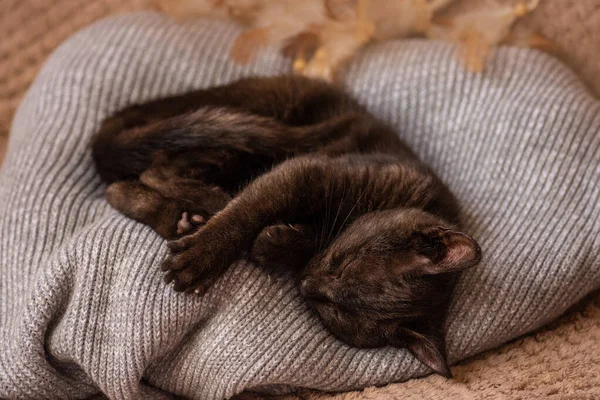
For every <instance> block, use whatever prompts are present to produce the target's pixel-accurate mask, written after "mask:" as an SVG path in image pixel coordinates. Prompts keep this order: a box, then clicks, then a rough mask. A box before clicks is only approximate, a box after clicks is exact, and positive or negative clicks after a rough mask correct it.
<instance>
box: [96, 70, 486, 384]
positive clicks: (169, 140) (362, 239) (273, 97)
mask: <svg viewBox="0 0 600 400" xmlns="http://www.w3.org/2000/svg"><path fill="white" fill-rule="evenodd" d="M93 157H94V160H95V163H96V166H97V168H98V171H99V172H100V174H101V176H102V177H103V178H104V180H106V181H107V182H109V183H111V185H110V186H109V187H108V189H107V198H108V201H109V203H110V204H111V205H112V206H114V207H115V208H116V209H118V210H119V211H121V212H122V213H124V214H125V215H127V216H129V217H131V218H133V219H136V220H138V221H140V222H142V223H144V224H147V225H149V226H151V227H152V228H153V229H154V230H155V231H156V232H158V233H159V234H160V235H162V236H163V237H165V238H167V239H172V240H170V241H169V242H168V247H169V249H170V250H171V252H170V255H169V257H168V258H167V259H166V260H165V261H164V263H163V266H162V268H163V270H164V271H166V276H165V279H166V281H167V282H170V283H172V284H173V285H174V288H175V290H177V291H185V292H195V293H197V294H200V295H202V294H203V293H205V292H206V290H207V289H208V288H209V287H210V286H211V284H212V283H214V282H215V281H216V280H217V279H218V278H219V277H220V276H221V275H223V273H224V272H225V271H226V270H227V269H228V268H229V266H230V265H231V264H232V263H234V262H235V261H236V260H239V259H240V258H242V257H246V258H249V259H251V260H253V261H255V262H256V263H257V264H259V265H262V266H265V267H269V268H284V269H294V270H295V272H296V275H297V276H298V279H299V290H300V293H301V294H302V296H303V297H304V298H305V299H306V300H307V302H308V303H309V304H310V305H311V306H312V308H314V310H315V311H316V312H317V313H318V315H319V316H320V318H321V320H322V321H323V323H324V325H325V326H326V327H327V328H328V329H329V330H330V331H331V332H332V333H333V334H334V335H335V336H337V337H338V338H340V339H341V340H343V341H344V342H346V343H348V344H350V345H353V346H358V347H379V346H387V345H391V346H397V347H407V348H408V350H409V351H410V352H411V353H412V354H414V355H415V356H416V357H417V358H418V359H419V360H421V361H422V362H423V363H424V364H426V365H428V366H429V367H431V368H432V369H433V370H434V371H435V372H437V373H439V374H441V375H443V376H446V377H450V376H451V374H450V370H449V368H448V366H447V363H446V355H445V354H446V352H445V346H444V336H443V331H442V325H443V322H444V318H445V314H446V312H447V307H448V303H449V301H450V296H451V292H452V289H453V287H454V283H455V280H456V277H457V273H458V272H459V271H462V270H464V269H466V268H469V267H472V266H474V265H475V264H477V262H478V261H479V259H480V249H479V246H478V245H477V243H476V242H475V240H473V239H472V238H471V237H469V236H468V235H466V234H465V233H462V232H460V231H458V230H457V229H458V223H459V218H458V216H459V211H458V206H457V204H456V201H455V199H454V197H453V196H452V194H451V193H450V192H449V190H448V189H447V188H446V186H445V185H444V184H443V183H442V182H441V181H440V180H439V179H438V178H437V177H436V176H435V175H434V173H433V172H432V171H431V170H430V169H429V168H428V167H427V166H426V165H424V164H423V163H422V162H420V161H419V160H418V158H417V157H416V156H415V155H414V154H413V152H412V151H411V150H410V149H409V148H408V147H407V146H406V145H405V144H404V143H403V142H402V141H401V140H400V139H399V138H398V135H397V134H396V133H395V132H394V131H393V130H391V129H390V128H389V127H388V126H386V125H384V124H383V123H381V122H380V121H378V120H377V119H375V118H374V117H373V116H372V115H370V114H369V113H368V112H367V111H366V110H365V109H364V108H363V107H361V106H360V105H359V104H358V103H357V102H356V101H354V100H353V99H352V98H351V97H349V96H348V95H347V94H345V93H343V92H342V91H340V90H338V89H336V88H334V87H332V86H329V85H327V84H325V83H323V82H319V81H312V80H308V79H306V78H300V77H275V78H249V79H243V80H240V81H238V82H235V83H232V84H229V85H226V86H220V87H215V88H211V89H206V90H199V91H196V92H192V93H188V94H185V95H181V96H175V97H172V98H168V99H162V100H157V101H153V102H150V103H147V104H143V105H138V106H133V107H130V108H128V109H126V110H123V111H121V112H119V113H117V114H116V115H115V116H113V117H112V118H109V119H107V120H106V121H104V123H103V124H102V127H101V129H100V131H99V132H98V133H97V135H96V136H95V137H94V139H93ZM182 215H183V217H182Z"/></svg>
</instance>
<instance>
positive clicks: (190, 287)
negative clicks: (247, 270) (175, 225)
mask: <svg viewBox="0 0 600 400" xmlns="http://www.w3.org/2000/svg"><path fill="white" fill-rule="evenodd" d="M167 247H168V248H169V250H170V254H169V256H168V257H167V258H166V259H165V261H164V262H163V264H162V267H161V268H162V270H163V271H166V272H167V273H166V275H165V282H167V283H169V284H172V285H173V288H174V289H175V291H177V292H186V293H195V294H197V295H199V296H202V295H204V294H205V293H206V292H207V291H208V289H209V288H210V287H211V286H212V284H213V283H214V282H215V281H216V280H217V279H219V277H220V276H221V275H222V274H223V272H224V271H225V269H226V268H227V266H228V265H229V264H228V263H224V260H225V259H226V255H225V253H226V252H225V251H224V250H223V249H221V247H222V243H220V242H219V240H218V238H211V237H209V236H208V235H202V230H200V231H197V232H196V233H194V234H191V235H187V236H183V237H182V238H180V239H177V240H172V241H170V242H168V244H167Z"/></svg>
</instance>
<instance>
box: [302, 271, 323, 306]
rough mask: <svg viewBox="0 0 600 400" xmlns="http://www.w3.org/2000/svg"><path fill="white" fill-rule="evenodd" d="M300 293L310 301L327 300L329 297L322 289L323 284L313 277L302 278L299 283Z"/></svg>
mask: <svg viewBox="0 0 600 400" xmlns="http://www.w3.org/2000/svg"><path fill="white" fill-rule="evenodd" d="M300 293H301V294H302V296H304V297H305V298H307V299H311V300H320V301H324V300H328V298H329V296H328V293H327V291H326V289H325V288H324V285H323V282H320V281H319V280H318V279H315V278H313V277H307V278H304V279H303V280H302V281H301V282H300Z"/></svg>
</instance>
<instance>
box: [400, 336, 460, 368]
mask: <svg viewBox="0 0 600 400" xmlns="http://www.w3.org/2000/svg"><path fill="white" fill-rule="evenodd" d="M403 336H404V340H405V341H406V348H407V349H408V351H410V353H411V354H412V355H413V356H415V357H416V358H417V359H418V360H419V361H421V362H422V363H423V364H425V365H427V366H428V367H429V368H431V369H432V370H433V371H434V372H435V373H436V374H439V375H442V376H443V377H446V378H448V379H450V378H452V372H451V371H450V367H448V362H447V361H446V346H445V345H444V338H443V336H442V334H441V331H438V332H435V333H433V332H431V333H419V332H416V331H413V330H411V329H403Z"/></svg>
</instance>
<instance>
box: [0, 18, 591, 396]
mask: <svg viewBox="0 0 600 400" xmlns="http://www.w3.org/2000/svg"><path fill="white" fill-rule="evenodd" d="M236 29H237V28H235V27H233V26H231V25H227V24H224V23H222V22H215V21H212V22H211V21H205V22H202V23H195V24H188V25H185V26H178V25H175V24H174V23H173V22H171V21H169V20H167V19H166V18H164V17H161V16H158V15H156V14H152V13H143V14H135V15H126V16H120V17H116V18H111V19H109V20H105V21H102V22H100V23H98V24H96V25H94V26H92V27H90V28H88V29H86V30H85V31H83V32H81V33H79V34H77V35H76V36H75V37H73V38H72V39H70V40H69V41H68V42H67V43H65V44H64V45H63V46H62V47H60V49H58V50H57V51H56V53H55V54H54V55H53V56H52V57H51V59H50V60H49V61H48V63H47V64H46V65H45V67H44V68H43V70H42V72H41V73H40V75H39V77H38V78H37V80H36V82H35V83H34V85H33V86H32V88H31V90H30V91H29V93H28V95H27V96H26V98H25V100H24V101H23V103H22V105H21V107H20V109H19V111H18V114H17V117H16V119H15V121H14V126H13V129H12V137H11V141H10V145H9V153H8V156H7V158H6V162H5V164H4V166H3V167H2V170H1V173H0V210H1V215H0V232H1V233H0V265H1V270H0V279H1V280H0V313H1V315H0V321H1V322H0V323H1V325H0V329H1V330H0V397H3V398H31V399H41V398H70V399H72V398H85V397H90V396H93V395H98V394H100V393H103V394H104V395H105V396H108V397H110V398H115V399H133V398H161V397H165V396H168V394H169V393H177V394H180V395H185V396H189V397H191V398H196V399H204V400H212V399H221V398H225V397H229V396H231V395H233V394H236V393H239V392H240V391H242V390H244V389H247V388H263V389H269V390H277V389H289V388H293V387H312V388H319V389H325V390H346V389H352V388H360V387H364V386H366V385H373V384H377V385H381V384H385V383H387V382H392V381H400V380H404V379H407V378H410V377H415V376H419V375H422V374H423V373H425V372H426V369H425V368H423V367H422V366H421V365H420V364H419V363H418V362H416V361H415V360H414V359H413V358H412V357H411V356H410V355H409V354H408V353H407V352H406V351H405V350H399V349H377V350H358V349H353V348H349V347H347V346H345V345H343V344H342V343H340V342H338V341H336V340H335V339H333V338H332V337H331V336H330V335H329V334H328V333H327V332H326V331H325V330H324V329H323V328H322V327H321V325H320V324H319V322H318V320H317V319H316V318H315V317H314V316H313V315H312V314H311V313H310V312H309V311H308V310H307V308H306V307H305V305H304V304H303V303H302V301H301V299H300V298H299V296H298V295H297V293H296V290H295V288H294V286H293V285H292V284H291V283H290V282H288V280H286V279H283V278H281V279H280V278H273V277H268V276H267V275H265V274H264V273H262V272H261V271H259V270H258V269H256V268H254V267H252V266H251V265H245V264H241V265H238V266H237V267H235V268H232V269H231V271H230V272H229V273H227V275H226V276H225V277H223V279H221V280H220V281H219V282H218V284H217V285H216V286H215V287H214V288H213V289H212V290H211V291H210V292H209V294H208V295H207V296H205V297H204V298H201V299H198V298H194V297H192V296H187V295H183V294H176V293H174V292H173V291H172V290H171V289H170V288H169V287H167V286H166V285H165V284H164V283H163V281H162V273H161V272H160V270H159V264H160V262H161V260H162V259H163V258H164V257H165V254H166V251H165V246H164V243H163V241H162V240H161V239H159V238H158V237H157V236H156V235H155V234H154V233H153V232H152V231H151V230H150V229H149V228H147V227H145V226H142V225H140V224H138V223H135V222H133V221H131V220H129V219H127V218H125V217H124V216H122V215H119V214H118V213H117V212H116V211H114V210H112V209H111V208H110V207H109V206H108V204H107V203H106V201H105V200H104V198H103V190H104V188H105V186H104V184H103V183H102V182H101V181H100V179H99V177H98V176H97V175H96V173H95V171H94V169H93V167H92V162H91V157H90V150H89V148H88V140H89V138H90V135H91V134H92V133H93V132H94V131H95V130H96V129H97V128H98V125H99V122H100V121H101V120H102V119H103V118H104V117H106V116H107V115H108V114H110V113H112V112H114V111H115V110H118V109H120V108H122V107H125V106H127V105H129V104H131V103H134V102H140V101H145V100H149V99H153V98H157V97H161V96H166V95H170V94H174V93H181V92H185V91H187V90H190V89H192V88H200V87H207V86H211V85H215V84H221V83H225V82H228V81H231V80H234V79H236V78H239V77H242V76H247V75H251V74H261V75H262V74H264V75H268V74H277V73H282V72H287V71H288V70H289V64H288V63H287V62H286V61H284V60H282V59H280V58H279V57H278V56H277V55H275V54H274V53H267V54H264V55H263V56H261V58H260V59H259V60H257V61H256V62H255V63H253V64H251V65H249V66H247V67H239V66H235V65H233V64H231V63H230V61H229V60H228V57H227V52H228V49H229V45H230V43H231V41H232V39H233V37H234V36H235V34H236V32H237V30H236ZM345 81H346V84H347V87H348V88H349V90H350V91H352V92H353V93H354V94H355V95H356V96H357V97H358V99H359V100H360V101H361V102H363V103H364V104H366V105H367V106H368V107H369V109H371V110H372V111H373V112H374V113H375V114H377V115H378V116H380V117H381V118H383V119H384V120H386V121H388V122H389V123H391V124H392V125H393V126H394V127H396V128H397V130H398V131H399V132H400V133H401V135H402V136H403V137H404V138H405V139H406V141H407V142H408V143H409V144H410V145H411V146H413V148H414V149H415V150H416V151H417V153H419V154H420V155H421V156H422V158H423V159H424V160H425V161H427V162H428V163H430V164H431V165H432V167H433V168H434V169H435V170H436V171H437V172H438V173H439V175H440V176H441V177H442V178H443V179H444V180H445V181H446V182H447V183H448V185H449V186H450V188H451V189H452V190H453V191H454V193H455V194H456V195H457V197H458V198H459V199H460V201H461V204H462V206H463V208H464V219H465V222H466V227H467V230H468V231H469V232H470V233H472V234H473V235H474V236H475V237H476V238H478V240H479V241H480V243H481V246H482V248H483V250H484V254H485V257H484V260H483V262H482V263H481V264H480V265H479V266H478V267H476V268H475V269H472V270H470V271H469V272H468V273H466V274H465V275H464V277H463V278H462V280H461V282H460V284H459V286H458V289H457V294H456V298H455V301H454V303H453V305H452V307H451V313H450V318H449V322H448V328H449V333H448V350H449V355H450V360H451V361H453V362H454V361H457V360H460V359H463V358H465V357H467V356H469V355H473V354H476V353H479V352H481V351H483V350H485V349H489V348H491V347H494V346H496V345H498V344H500V343H503V342H506V341H507V340H509V339H511V338H514V337H516V336H518V335H521V334H523V333H525V332H528V331H531V330H532V329H534V328H537V327H539V326H541V325H542V324H544V323H546V322H548V321H550V320H551V319H553V318H555V317H557V316H558V315H559V314H561V313H562V312H564V311H565V309H566V308H567V307H569V306H570V305H572V304H573V303H574V302H576V301H577V300H578V299H580V298H581V297H583V296H584V295H585V294H587V293H588V292H590V291H591V290H593V289H596V288H599V287H600V268H599V264H600V263H599V261H600V254H599V253H600V232H599V230H600V224H599V223H598V221H599V213H600V204H599V201H598V200H599V190H600V182H599V181H600V169H599V168H600V167H599V165H600V113H599V111H600V105H599V103H598V102H597V101H596V100H594V99H593V98H592V97H590V96H589V95H588V94H587V93H586V91H585V89H584V87H583V86H582V85H581V84H580V83H579V81H578V80H577V78H576V77H575V76H574V75H573V74H572V73H571V72H570V71H569V70H568V69H567V68H565V67H564V66H562V65H561V64H560V63H558V62H557V61H555V60H553V59H551V58H549V57H548V56H545V55H543V54H540V53H537V52H535V51H530V50H517V49H502V50H500V51H499V53H498V54H497V57H496V58H495V59H494V61H493V62H492V63H491V64H490V65H489V68H488V69H487V70H486V72H485V73H484V74H483V75H472V74H470V73H468V72H465V71H464V70H463V69H462V68H461V66H460V65H459V64H458V63H457V62H456V60H455V57H454V48H453V47H452V46H449V45H447V44H441V43H435V42H425V41H401V42H393V43H386V44H382V45H377V46H373V47H372V48H370V49H369V50H367V51H366V52H364V54H363V55H362V56H360V57H359V58H358V59H357V60H356V61H355V62H353V63H352V65H351V67H350V69H349V70H348V74H347V76H346V79H345Z"/></svg>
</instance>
